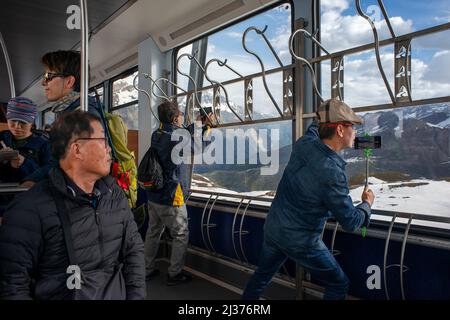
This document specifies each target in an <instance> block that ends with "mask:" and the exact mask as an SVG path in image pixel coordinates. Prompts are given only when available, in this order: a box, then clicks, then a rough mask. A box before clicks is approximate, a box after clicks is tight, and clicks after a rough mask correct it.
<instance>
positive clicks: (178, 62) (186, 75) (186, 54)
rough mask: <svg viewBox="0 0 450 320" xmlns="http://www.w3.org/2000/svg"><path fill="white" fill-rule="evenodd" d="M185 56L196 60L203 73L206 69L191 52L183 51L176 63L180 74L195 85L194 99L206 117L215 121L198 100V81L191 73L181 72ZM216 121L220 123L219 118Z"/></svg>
mask: <svg viewBox="0 0 450 320" xmlns="http://www.w3.org/2000/svg"><path fill="white" fill-rule="evenodd" d="M183 57H188V58H189V60H191V61H192V60H194V62H195V63H196V64H197V65H198V66H199V68H200V69H201V70H202V71H203V73H204V72H205V69H204V68H203V66H202V65H201V63H200V62H199V61H198V60H197V59H196V58H195V57H194V56H193V55H191V54H189V53H183V54H182V55H180V56H179V57H178V58H177V65H176V69H177V72H178V73H179V74H181V75H183V76H185V77H187V78H188V79H189V80H190V81H191V82H192V84H193V86H194V96H195V97H194V99H195V101H196V102H197V105H198V107H199V108H200V109H201V110H202V111H203V113H204V114H205V115H206V117H207V118H208V120H209V121H210V123H211V124H212V123H213V121H212V120H211V118H210V117H209V115H208V113H207V112H206V111H205V109H203V107H202V104H201V102H200V101H199V100H198V96H197V82H195V79H194V78H193V77H191V76H190V75H189V74H187V73H183V72H181V70H180V60H181V59H182V58H183ZM216 121H217V124H219V121H218V120H217V119H216Z"/></svg>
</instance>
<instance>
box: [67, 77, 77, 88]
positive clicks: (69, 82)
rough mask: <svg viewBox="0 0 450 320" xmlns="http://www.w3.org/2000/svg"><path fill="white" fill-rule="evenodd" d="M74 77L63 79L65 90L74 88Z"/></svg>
mask: <svg viewBox="0 0 450 320" xmlns="http://www.w3.org/2000/svg"><path fill="white" fill-rule="evenodd" d="M75 81H76V79H75V77H74V76H67V77H65V78H64V82H65V85H66V88H67V89H73V88H74V87H75Z"/></svg>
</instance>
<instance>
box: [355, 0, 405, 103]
mask: <svg viewBox="0 0 450 320" xmlns="http://www.w3.org/2000/svg"><path fill="white" fill-rule="evenodd" d="M355 5H356V11H358V14H359V15H360V16H361V17H363V18H364V19H366V20H367V22H369V24H370V27H371V28H372V32H373V38H374V42H375V57H376V59H377V66H378V70H379V71H380V74H381V77H382V78H383V82H384V85H385V86H386V89H387V91H388V93H389V96H390V98H391V101H392V103H393V104H394V105H395V104H396V100H395V96H394V94H393V93H392V90H391V86H390V84H389V82H388V81H387V78H386V74H385V73H384V69H383V66H382V64H381V58H380V40H379V39H378V32H377V28H376V27H375V24H374V23H373V21H372V19H370V17H369V16H367V15H366V14H365V13H364V12H363V11H362V9H361V0H355Z"/></svg>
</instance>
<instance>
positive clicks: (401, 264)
mask: <svg viewBox="0 0 450 320" xmlns="http://www.w3.org/2000/svg"><path fill="white" fill-rule="evenodd" d="M411 222H412V217H410V218H409V220H408V225H407V226H406V229H405V235H404V237H403V243H402V251H401V254H400V290H401V292H402V299H403V300H405V290H404V286H403V272H405V270H403V262H404V260H405V250H406V239H407V238H408V234H409V228H410V227H411Z"/></svg>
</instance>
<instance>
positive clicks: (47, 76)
mask: <svg viewBox="0 0 450 320" xmlns="http://www.w3.org/2000/svg"><path fill="white" fill-rule="evenodd" d="M67 75H68V74H66V73H62V72H45V73H44V74H43V75H42V79H43V80H44V82H46V83H47V82H49V81H52V80H53V79H54V78H56V77H65V76H67Z"/></svg>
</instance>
